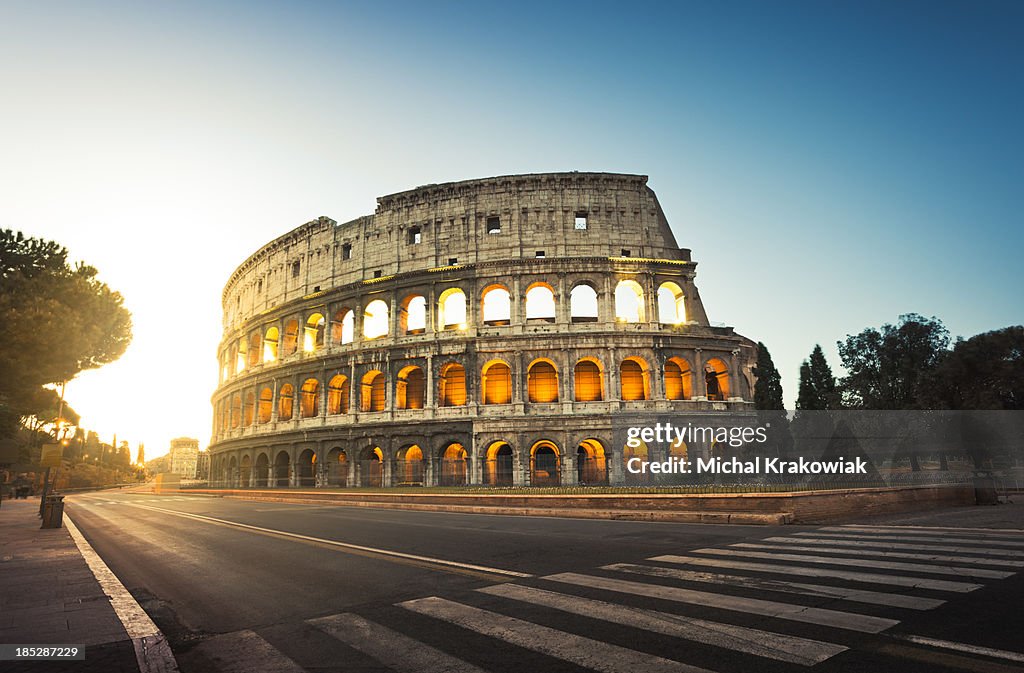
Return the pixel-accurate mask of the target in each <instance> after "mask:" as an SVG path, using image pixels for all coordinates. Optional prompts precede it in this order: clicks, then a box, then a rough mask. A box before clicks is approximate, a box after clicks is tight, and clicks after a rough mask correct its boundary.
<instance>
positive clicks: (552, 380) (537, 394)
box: [526, 360, 558, 403]
mask: <svg viewBox="0 0 1024 673" xmlns="http://www.w3.org/2000/svg"><path fill="white" fill-rule="evenodd" d="M526 391H527V394H528V396H529V400H530V401H531V402H540V403H546V402H557V401H558V370H557V369H555V364H554V363H553V362H551V361H550V360H534V361H533V363H531V364H530V368H529V369H528V370H527V372H526Z"/></svg>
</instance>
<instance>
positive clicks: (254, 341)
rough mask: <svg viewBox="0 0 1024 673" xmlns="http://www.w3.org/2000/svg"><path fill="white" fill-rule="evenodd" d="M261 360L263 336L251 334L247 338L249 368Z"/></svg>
mask: <svg viewBox="0 0 1024 673" xmlns="http://www.w3.org/2000/svg"><path fill="white" fill-rule="evenodd" d="M262 358H263V335H262V334H260V333H259V332H253V333H252V334H251V335H250V336H249V366H250V367H255V366H256V365H258V364H259V363H260V362H262V361H263V360H262Z"/></svg>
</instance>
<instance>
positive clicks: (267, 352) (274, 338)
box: [263, 327, 281, 362]
mask: <svg viewBox="0 0 1024 673" xmlns="http://www.w3.org/2000/svg"><path fill="white" fill-rule="evenodd" d="M280 338H281V331H280V330H278V329H277V328H276V327H271V328H269V329H267V335H266V336H265V337H263V362H275V361H276V360H277V347H278V342H279V339H280Z"/></svg>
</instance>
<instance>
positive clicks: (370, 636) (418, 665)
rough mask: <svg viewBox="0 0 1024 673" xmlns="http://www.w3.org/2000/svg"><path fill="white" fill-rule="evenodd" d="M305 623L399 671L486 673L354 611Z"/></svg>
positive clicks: (401, 672)
mask: <svg viewBox="0 0 1024 673" xmlns="http://www.w3.org/2000/svg"><path fill="white" fill-rule="evenodd" d="M306 623H307V624H309V625H311V626H314V627H316V628H317V629H319V630H321V631H323V632H324V633H326V634H328V635H330V636H333V637H334V638H337V639H338V640H340V641H341V642H343V643H345V644H346V645H349V646H350V647H354V648H355V649H357V650H359V651H360V652H362V653H363V654H367V655H369V656H371V657H373V658H374V659H376V660H377V661H379V662H380V663H382V664H384V665H385V666H387V667H388V668H389V669H391V670H394V671H398V672H399V673H485V672H484V670H483V669H482V668H479V667H477V666H474V665H473V664H470V663H468V662H465V661H463V660H462V659H458V658H456V657H453V656H452V655H450V654H448V653H447V652H442V651H441V650H439V649H437V648H434V647H431V646H430V645H427V644H425V643H421V642H420V641H418V640H415V639H413V638H410V637H409V636H407V635H405V634H403V633H399V632H398V631H393V630H391V629H389V628H387V627H386V626H381V625H380V624H377V623H375V622H371V621H370V620H368V619H363V618H362V617H360V616H359V615H354V614H352V613H345V614H340V615H332V616H330V617H320V618H319V619H307V620H306Z"/></svg>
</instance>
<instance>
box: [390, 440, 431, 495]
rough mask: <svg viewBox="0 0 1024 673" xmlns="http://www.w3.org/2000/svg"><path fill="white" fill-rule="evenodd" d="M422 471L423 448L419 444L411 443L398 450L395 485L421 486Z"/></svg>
mask: <svg viewBox="0 0 1024 673" xmlns="http://www.w3.org/2000/svg"><path fill="white" fill-rule="evenodd" d="M423 473H424V469H423V450H422V449H421V448H420V447H419V446H417V445H416V444H413V445H412V446H409V447H406V448H404V449H401V450H399V452H398V470H397V471H396V474H395V485H396V486H422V485H423Z"/></svg>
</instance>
